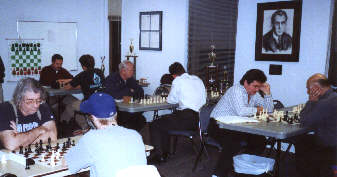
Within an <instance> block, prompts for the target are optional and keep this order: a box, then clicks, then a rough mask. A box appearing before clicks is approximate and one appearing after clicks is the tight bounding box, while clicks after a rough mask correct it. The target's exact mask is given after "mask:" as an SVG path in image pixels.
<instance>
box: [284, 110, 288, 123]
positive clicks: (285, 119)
mask: <svg viewBox="0 0 337 177" xmlns="http://www.w3.org/2000/svg"><path fill="white" fill-rule="evenodd" d="M288 118H289V117H288V111H286V114H285V115H284V116H283V121H286V122H288Z"/></svg>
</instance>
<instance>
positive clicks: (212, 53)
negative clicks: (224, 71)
mask: <svg viewBox="0 0 337 177" xmlns="http://www.w3.org/2000/svg"><path fill="white" fill-rule="evenodd" d="M214 50H215V46H214V45H211V52H210V53H208V58H209V60H210V61H211V65H209V66H210V67H215V65H214V61H215V58H216V53H215V51H214Z"/></svg>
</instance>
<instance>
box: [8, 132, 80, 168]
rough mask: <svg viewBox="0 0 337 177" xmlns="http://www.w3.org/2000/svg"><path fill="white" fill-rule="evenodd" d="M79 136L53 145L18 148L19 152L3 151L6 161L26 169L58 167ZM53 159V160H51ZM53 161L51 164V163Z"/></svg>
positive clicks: (60, 140) (58, 141)
mask: <svg viewBox="0 0 337 177" xmlns="http://www.w3.org/2000/svg"><path fill="white" fill-rule="evenodd" d="M79 138H80V136H76V137H71V138H67V139H66V138H64V139H59V140H57V142H54V143H50V144H49V143H47V144H37V145H36V144H35V145H30V146H28V147H20V149H19V150H16V151H12V152H9V151H7V150H4V151H3V152H5V153H6V156H7V159H8V160H13V161H15V162H18V163H20V164H22V165H25V166H26V167H27V163H28V162H29V163H30V164H29V165H33V164H39V165H41V166H44V167H58V166H61V165H62V159H63V158H64V156H65V154H66V153H67V152H68V151H69V149H70V148H71V147H73V146H75V145H76V143H77V141H78V140H79ZM52 158H53V160H52ZM52 161H53V162H52Z"/></svg>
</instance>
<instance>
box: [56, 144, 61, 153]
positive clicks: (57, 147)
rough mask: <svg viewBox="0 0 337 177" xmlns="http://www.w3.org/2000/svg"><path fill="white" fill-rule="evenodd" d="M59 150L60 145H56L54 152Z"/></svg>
mask: <svg viewBox="0 0 337 177" xmlns="http://www.w3.org/2000/svg"><path fill="white" fill-rule="evenodd" d="M59 149H60V144H59V143H56V151H57V150H59Z"/></svg>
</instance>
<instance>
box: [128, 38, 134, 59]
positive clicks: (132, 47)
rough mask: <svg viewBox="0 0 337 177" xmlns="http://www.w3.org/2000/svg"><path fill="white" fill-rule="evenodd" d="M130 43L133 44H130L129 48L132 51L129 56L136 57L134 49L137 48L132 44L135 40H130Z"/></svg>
mask: <svg viewBox="0 0 337 177" xmlns="http://www.w3.org/2000/svg"><path fill="white" fill-rule="evenodd" d="M130 42H131V44H130V46H129V50H130V51H129V55H130V56H133V55H134V53H133V50H134V48H135V47H134V46H133V43H132V42H133V39H130Z"/></svg>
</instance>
